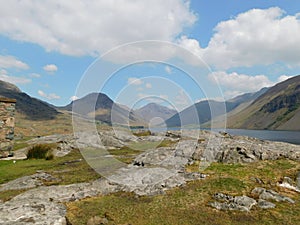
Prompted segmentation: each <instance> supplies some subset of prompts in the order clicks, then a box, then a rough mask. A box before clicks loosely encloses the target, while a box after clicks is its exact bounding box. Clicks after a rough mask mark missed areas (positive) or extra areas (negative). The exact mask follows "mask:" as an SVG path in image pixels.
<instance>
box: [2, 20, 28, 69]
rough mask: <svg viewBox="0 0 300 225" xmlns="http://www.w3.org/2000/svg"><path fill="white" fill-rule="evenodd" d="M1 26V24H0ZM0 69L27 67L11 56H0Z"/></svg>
mask: <svg viewBox="0 0 300 225" xmlns="http://www.w3.org/2000/svg"><path fill="white" fill-rule="evenodd" d="M0 24H1V22H0ZM0 68H5V69H8V68H16V69H23V70H27V69H29V66H28V65H27V64H26V63H24V62H22V61H20V60H18V59H16V58H15V57H14V56H11V55H0Z"/></svg>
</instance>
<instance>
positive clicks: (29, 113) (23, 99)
mask: <svg viewBox="0 0 300 225" xmlns="http://www.w3.org/2000/svg"><path fill="white" fill-rule="evenodd" d="M0 96H3V97H6V98H12V99H16V100H17V103H16V111H17V113H19V114H20V115H21V116H22V117H24V118H25V119H28V120H48V119H54V118H55V117H56V116H57V115H58V114H59V113H58V112H57V111H56V110H55V109H54V108H52V107H50V106H49V105H48V104H46V103H45V102H43V101H41V100H39V99H36V98H32V97H30V96H29V95H27V94H26V93H23V92H21V90H20V89H19V88H17V87H16V86H15V85H13V84H10V83H7V82H4V81H1V80H0Z"/></svg>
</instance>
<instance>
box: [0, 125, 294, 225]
mask: <svg viewBox="0 0 300 225" xmlns="http://www.w3.org/2000/svg"><path fill="white" fill-rule="evenodd" d="M99 137H100V138H99ZM163 140H167V141H169V142H170V143H173V144H172V145H171V146H168V147H155V148H152V149H150V150H147V151H145V152H143V153H142V154H140V155H138V156H137V157H136V158H135V159H134V160H133V162H132V163H131V164H129V165H125V164H120V165H122V166H121V167H120V166H117V167H113V169H112V170H111V171H110V172H109V173H105V174H104V177H103V178H101V179H99V180H95V181H93V182H90V183H79V184H71V185H56V186H44V185H43V181H49V180H50V181H51V179H53V177H52V176H51V175H50V174H47V173H45V172H43V171H37V173H36V174H33V175H31V176H26V177H22V178H19V179H16V180H14V181H11V182H9V183H6V184H2V185H1V186H0V191H5V190H18V189H29V190H28V191H26V192H24V193H22V194H20V195H18V196H16V197H14V198H13V199H11V200H10V201H7V202H2V203H0V224H57V225H60V224H67V221H66V217H65V215H66V208H65V206H64V204H63V203H66V202H70V201H78V200H80V199H83V198H87V197H92V196H97V195H105V194H109V193H113V192H118V191H125V192H134V193H135V194H136V195H157V194H163V193H164V192H165V191H166V190H169V189H171V188H174V187H177V186H182V185H185V184H186V183H187V182H189V181H191V180H196V179H205V178H206V175H205V174H204V173H203V170H204V169H205V168H206V167H207V166H209V164H210V163H211V162H222V163H251V162H257V161H260V160H277V159H282V158H286V159H290V160H295V161H300V146H297V145H292V144H287V143H279V142H269V141H261V140H258V139H255V138H249V137H238V136H234V137H233V136H230V135H228V134H226V133H211V132H208V131H186V132H183V133H181V132H167V133H157V134H152V135H149V136H135V135H132V134H131V133H129V132H127V131H118V132H112V131H107V132H101V133H99V136H98V134H97V135H95V134H91V133H78V134H76V135H64V136H61V135H53V136H48V137H41V138H36V139H34V140H30V141H29V144H31V145H33V144H37V143H57V146H58V147H57V149H55V155H56V156H57V157H62V156H64V155H66V154H68V153H69V152H70V151H72V150H73V149H75V148H78V147H79V148H80V150H81V151H82V152H84V151H85V150H86V149H89V150H90V149H92V150H93V151H99V153H100V154H97V156H98V157H99V160H100V161H101V162H102V161H103V160H106V159H107V160H108V159H111V158H112V156H111V155H109V153H108V152H107V151H103V149H105V150H107V149H118V148H122V147H124V146H128V145H129V144H130V143H138V142H153V143H154V142H155V143H156V142H161V141H163ZM21 151H22V152H24V150H21ZM116 151H117V150H116ZM104 153H105V154H104ZM83 155H85V154H83ZM99 155H100V156H99ZM196 162H197V163H199V172H194V173H189V172H187V171H186V169H185V168H186V166H187V165H192V164H194V163H196ZM94 169H95V170H96V171H98V170H97V169H98V168H97V167H95V168H94ZM99 172H103V171H99ZM297 181H298V183H297ZM281 185H282V186H284V187H288V188H290V189H293V190H294V191H299V188H300V175H299V176H298V180H296V181H289V180H288V179H287V181H285V182H283V183H282V184H281ZM252 192H253V193H252V194H253V195H256V196H257V198H256V199H254V198H250V197H248V196H229V195H226V194H222V193H216V194H215V195H214V196H213V198H214V199H215V201H214V202H212V203H210V205H211V206H212V207H214V208H216V209H219V210H242V211H249V210H251V208H252V206H253V205H256V204H257V205H258V206H259V207H261V208H263V209H267V208H272V207H275V204H273V203H271V202H269V201H268V200H270V199H271V200H275V201H287V202H289V203H290V204H293V203H294V201H293V200H292V199H290V198H288V197H285V196H282V195H280V194H278V193H277V192H275V191H273V190H266V189H264V188H260V187H258V188H255V189H254V190H253V191H252Z"/></svg>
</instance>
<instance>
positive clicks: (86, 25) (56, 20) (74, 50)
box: [0, 0, 196, 56]
mask: <svg viewBox="0 0 300 225" xmlns="http://www.w3.org/2000/svg"><path fill="white" fill-rule="evenodd" d="M0 14H1V21H0V33H1V34H3V35H6V36H8V37H10V38H12V39H15V40H21V41H27V42H31V43H36V44H39V45H40V46H42V47H44V48H45V49H46V50H47V51H58V52H60V53H63V54H67V55H73V56H74V55H76V56H78V55H99V53H103V52H105V51H107V50H109V49H110V48H112V47H115V46H116V45H119V44H123V43H127V42H132V41H137V40H146V39H147V40H150V39H152V40H164V41H173V40H174V38H176V36H178V35H179V34H180V33H181V32H182V31H183V29H184V28H185V27H188V26H191V25H192V24H193V23H194V22H195V20H196V16H195V14H194V13H193V12H192V11H191V10H190V7H189V1H182V0H165V1H161V0H152V1H148V0H139V1H130V0H123V1H106V0H99V1H88V2H87V1H83V0H74V1H59V0H44V1H18V0H10V1H7V2H5V4H2V5H1V8H0Z"/></svg>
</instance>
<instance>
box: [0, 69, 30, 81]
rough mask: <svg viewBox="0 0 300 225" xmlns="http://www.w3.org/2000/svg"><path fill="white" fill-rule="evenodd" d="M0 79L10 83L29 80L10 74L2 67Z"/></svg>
mask: <svg viewBox="0 0 300 225" xmlns="http://www.w3.org/2000/svg"><path fill="white" fill-rule="evenodd" d="M0 80H3V81H5V82H9V83H12V84H28V83H30V82H31V80H30V79H28V78H25V77H15V76H10V75H8V73H7V71H6V70H4V69H1V70H0Z"/></svg>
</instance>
